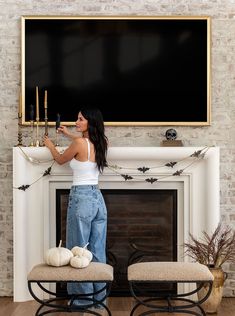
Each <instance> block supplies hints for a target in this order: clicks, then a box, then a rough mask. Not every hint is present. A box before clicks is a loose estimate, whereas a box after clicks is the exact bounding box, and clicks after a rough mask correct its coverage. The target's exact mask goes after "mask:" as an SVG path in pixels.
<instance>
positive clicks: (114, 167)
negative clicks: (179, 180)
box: [13, 146, 210, 191]
mask: <svg viewBox="0 0 235 316" xmlns="http://www.w3.org/2000/svg"><path fill="white" fill-rule="evenodd" d="M18 148H19V149H20V150H21V152H22V153H23V155H24V157H25V159H27V160H28V161H29V162H31V163H33V164H42V163H48V162H51V161H52V164H51V165H50V166H49V167H48V168H47V169H46V170H45V171H44V173H43V174H42V175H41V176H40V177H39V178H38V179H36V180H35V181H33V182H32V183H31V184H23V185H21V186H19V187H13V188H14V189H17V190H22V191H26V190H27V189H28V188H30V187H31V185H33V184H35V183H37V182H38V181H39V180H40V179H41V178H43V177H45V176H48V175H51V170H52V167H53V165H54V163H55V160H54V159H50V160H38V159H35V158H32V157H30V156H28V155H27V154H26V153H25V152H24V151H23V149H22V148H21V147H18ZM209 149H210V147H209V146H206V147H204V148H203V149H200V150H197V151H195V152H194V153H192V154H191V155H189V156H187V157H185V158H183V159H181V160H179V161H169V162H167V163H165V164H162V165H158V166H153V167H145V166H143V167H138V168H134V167H123V166H118V165H112V164H109V163H108V165H107V168H108V169H110V170H111V171H113V172H114V173H115V174H117V175H119V176H121V177H122V178H123V179H124V180H125V181H128V180H137V181H146V182H148V183H151V184H153V183H155V182H157V181H159V180H162V179H165V178H168V177H171V176H180V175H181V174H182V173H183V172H184V171H185V170H186V169H187V168H189V167H190V166H192V165H193V164H195V163H197V162H199V161H200V160H202V159H204V157H205V155H206V153H207V151H208V150H209ZM61 153H62V152H61ZM189 158H194V159H193V160H192V161H191V162H190V163H189V164H188V165H186V166H185V167H184V168H182V169H177V170H176V171H175V172H173V173H172V174H169V175H164V176H161V177H158V178H153V177H150V178H145V179H143V178H142V177H141V178H139V177H133V176H131V175H129V174H128V173H122V171H121V170H136V171H139V172H141V173H142V175H143V174H145V173H146V172H147V171H149V170H153V169H159V168H165V167H168V168H172V169H173V168H174V167H175V165H180V164H182V162H183V161H185V160H187V159H189ZM119 170H120V171H119ZM137 176H138V175H137Z"/></svg>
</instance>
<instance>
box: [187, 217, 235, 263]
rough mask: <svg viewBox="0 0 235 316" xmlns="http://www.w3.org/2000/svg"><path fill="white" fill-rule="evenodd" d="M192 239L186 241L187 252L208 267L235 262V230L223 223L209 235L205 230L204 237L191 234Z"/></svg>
mask: <svg viewBox="0 0 235 316" xmlns="http://www.w3.org/2000/svg"><path fill="white" fill-rule="evenodd" d="M190 238H191V241H190V242H188V243H184V247H185V249H186V250H185V253H186V254H187V255H188V256H189V257H191V258H192V259H193V260H194V261H197V262H199V263H202V264H205V265H207V266H208V267H214V268H219V267H221V266H222V264H223V263H224V262H226V261H234V262H235V231H234V230H233V229H232V228H231V227H229V226H228V225H226V226H223V225H222V224H221V223H219V225H218V226H217V228H216V229H215V231H214V232H213V233H212V234H211V235H209V234H208V233H207V232H205V231H203V237H202V238H199V239H197V238H195V237H194V236H193V235H192V234H190Z"/></svg>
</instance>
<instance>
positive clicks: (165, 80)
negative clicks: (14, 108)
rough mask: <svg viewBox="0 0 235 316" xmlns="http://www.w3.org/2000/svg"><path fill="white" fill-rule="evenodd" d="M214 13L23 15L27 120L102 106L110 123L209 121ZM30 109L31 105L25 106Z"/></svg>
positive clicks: (70, 116) (71, 117)
mask: <svg viewBox="0 0 235 316" xmlns="http://www.w3.org/2000/svg"><path fill="white" fill-rule="evenodd" d="M209 24H210V23H209V18H207V17H198V18H197V17H196V18H195V17H193V18H189V17H188V18H184V17H177V18H176V17H165V18H163V17H161V18H157V17H156V18H153V17H149V18H147V17H145V18H138V17H126V18H125V17H123V18H121V17H115V18H114V17H92V18H91V17H90V18H88V17H46V18H45V17H23V18H22V52H23V53H22V104H23V123H26V122H28V121H29V120H30V105H31V104H32V105H33V107H35V99H36V96H35V90H36V86H38V87H39V106H40V120H41V121H43V120H44V107H43V102H44V101H43V100H44V92H45V90H47V94H48V120H49V121H51V122H53V121H55V120H56V115H57V113H60V115H61V120H62V121H63V122H65V123H67V124H68V125H69V124H70V123H71V124H73V123H74V121H75V120H76V118H77V113H78V111H79V109H80V108H81V107H84V106H94V107H98V108H99V109H100V110H101V111H102V113H103V116H104V121H105V123H106V124H107V125H109V124H110V125H129V124H130V125H170V124H174V125H209V124H210V87H209V85H210V71H209V70H210V65H209V61H210V58H209V56H210V52H209V50H210V39H209V33H210V32H209ZM24 109H25V111H24Z"/></svg>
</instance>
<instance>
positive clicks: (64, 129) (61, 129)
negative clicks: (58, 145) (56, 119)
mask: <svg viewBox="0 0 235 316" xmlns="http://www.w3.org/2000/svg"><path fill="white" fill-rule="evenodd" d="M57 131H58V132H59V133H62V134H64V135H65V136H67V137H69V138H72V139H76V138H77V137H79V136H78V135H77V134H74V133H71V132H70V131H69V130H68V128H67V127H66V126H63V125H62V126H60V127H59V128H58V129H57Z"/></svg>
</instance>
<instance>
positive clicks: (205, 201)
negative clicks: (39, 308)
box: [13, 147, 220, 302]
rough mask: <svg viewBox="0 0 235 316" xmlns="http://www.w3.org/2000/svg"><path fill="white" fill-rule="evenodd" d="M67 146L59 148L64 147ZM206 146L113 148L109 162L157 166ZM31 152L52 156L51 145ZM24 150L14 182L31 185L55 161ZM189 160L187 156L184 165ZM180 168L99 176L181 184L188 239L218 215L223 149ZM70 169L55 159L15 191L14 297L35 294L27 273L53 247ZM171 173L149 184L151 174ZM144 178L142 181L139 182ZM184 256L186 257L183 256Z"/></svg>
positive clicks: (16, 158) (104, 181)
mask: <svg viewBox="0 0 235 316" xmlns="http://www.w3.org/2000/svg"><path fill="white" fill-rule="evenodd" d="M63 149H64V148H59V150H63ZM200 149H202V147H111V148H109V151H108V161H109V163H111V164H117V165H120V166H122V167H132V168H137V167H143V166H145V167H153V166H157V165H162V164H163V163H166V162H169V161H178V160H181V159H183V158H185V157H187V156H190V155H191V154H192V153H193V152H195V151H197V150H200ZM22 150H23V152H24V153H25V154H26V155H28V156H29V157H32V158H35V159H38V160H42V161H46V160H49V159H50V158H51V155H50V152H49V150H48V149H47V148H45V147H42V148H31V147H26V148H22ZM22 150H21V149H20V148H18V147H15V148H14V149H13V186H14V187H19V186H21V185H26V184H31V183H33V182H34V181H35V180H37V179H38V178H39V177H40V176H42V174H43V173H44V171H45V170H46V169H47V168H48V167H49V166H50V165H51V162H45V163H40V164H34V163H32V162H30V161H29V160H27V159H26V157H25V155H24V154H23V152H22ZM188 165H189V161H184V162H182V164H181V165H180V169H182V168H184V167H185V166H188ZM176 170H178V166H177V165H176V166H175V167H174V168H173V169H171V168H168V167H163V168H159V169H151V170H149V171H147V172H146V173H145V174H143V175H140V173H139V172H138V171H137V170H134V169H133V170H128V171H123V173H127V174H129V175H134V176H136V175H138V179H139V180H138V181H137V180H131V181H125V180H124V179H123V178H122V177H121V176H119V175H116V174H115V173H114V172H113V171H112V170H109V169H106V170H105V171H104V173H103V174H102V175H101V176H100V187H101V188H107V187H108V188H111V189H112V188H122V189H125V188H129V189H130V188H132V187H138V188H143V186H144V188H147V189H151V188H152V189H157V188H158V187H159V188H160V187H161V186H162V185H165V184H166V183H167V184H169V185H171V186H173V185H174V184H175V183H181V184H182V185H183V201H182V205H183V210H182V216H183V219H182V223H181V224H180V226H179V230H180V231H181V232H182V242H184V241H187V240H188V236H189V232H191V233H193V234H194V235H195V236H200V234H201V232H202V230H206V231H208V232H210V231H212V230H213V229H214V228H215V227H216V225H217V224H218V222H219V219H220V202H219V148H218V147H212V148H210V149H209V150H208V152H207V153H206V156H205V158H204V159H203V160H200V161H198V162H196V163H195V164H193V165H191V166H190V167H188V168H187V169H186V170H185V171H184V172H183V174H182V175H181V176H171V175H172V173H173V172H174V171H176ZM71 174H72V173H71V170H70V168H69V165H68V164H64V165H62V166H61V165H57V164H54V166H53V168H52V173H51V175H50V176H45V177H43V178H41V179H40V180H39V181H37V182H36V183H35V184H33V185H31V186H30V187H29V188H28V189H27V190H26V191H25V192H24V191H21V190H17V189H14V191H13V217H14V219H13V225H14V227H13V231H14V301H18V302H19V301H26V300H29V299H31V296H30V294H29V292H28V289H27V274H28V272H29V270H30V269H31V268H32V266H33V265H35V264H38V263H40V262H43V257H44V253H45V250H46V249H48V248H49V247H51V246H53V245H54V244H53V243H54V240H55V237H54V236H53V233H52V232H53V231H54V228H53V229H52V227H51V226H52V223H51V217H52V213H53V210H52V202H51V200H53V196H51V192H52V191H53V188H54V187H55V186H58V188H62V187H63V188H69V187H70V185H71ZM163 175H168V177H166V178H164V179H162V180H160V181H159V182H156V183H153V184H150V183H147V182H146V181H144V179H146V178H147V177H161V176H163ZM141 179H142V180H143V181H141ZM182 260H185V259H182Z"/></svg>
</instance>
